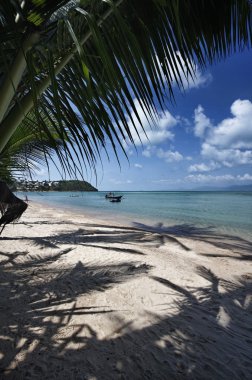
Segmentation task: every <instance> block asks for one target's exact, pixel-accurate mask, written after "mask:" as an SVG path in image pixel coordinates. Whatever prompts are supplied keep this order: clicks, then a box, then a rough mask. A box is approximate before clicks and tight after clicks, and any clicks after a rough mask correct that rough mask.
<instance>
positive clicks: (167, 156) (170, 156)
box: [157, 149, 183, 162]
mask: <svg viewBox="0 0 252 380" xmlns="http://www.w3.org/2000/svg"><path fill="white" fill-rule="evenodd" d="M157 157H159V158H163V159H164V160H165V161H166V162H174V161H176V162H178V161H181V160H183V156H182V154H181V153H179V152H177V151H172V150H163V149H158V150H157Z"/></svg>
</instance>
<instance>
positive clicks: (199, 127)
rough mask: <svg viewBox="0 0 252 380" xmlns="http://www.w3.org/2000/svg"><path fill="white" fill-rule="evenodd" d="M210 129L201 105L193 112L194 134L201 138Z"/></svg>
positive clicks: (210, 125)
mask: <svg viewBox="0 0 252 380" xmlns="http://www.w3.org/2000/svg"><path fill="white" fill-rule="evenodd" d="M209 128H212V124H211V122H210V120H209V119H208V117H206V115H205V114H204V108H203V107H202V106H201V105H198V107H197V108H196V109H195V110H194V134H195V136H197V137H200V138H203V137H204V136H205V133H206V130H208V129H209Z"/></svg>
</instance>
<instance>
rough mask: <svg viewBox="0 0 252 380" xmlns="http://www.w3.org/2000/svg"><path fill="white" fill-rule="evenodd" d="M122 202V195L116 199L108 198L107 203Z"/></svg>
mask: <svg viewBox="0 0 252 380" xmlns="http://www.w3.org/2000/svg"><path fill="white" fill-rule="evenodd" d="M121 200H122V195H119V196H118V197H110V198H109V201H110V202H121Z"/></svg>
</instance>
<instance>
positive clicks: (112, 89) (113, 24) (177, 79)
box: [0, 0, 252, 171]
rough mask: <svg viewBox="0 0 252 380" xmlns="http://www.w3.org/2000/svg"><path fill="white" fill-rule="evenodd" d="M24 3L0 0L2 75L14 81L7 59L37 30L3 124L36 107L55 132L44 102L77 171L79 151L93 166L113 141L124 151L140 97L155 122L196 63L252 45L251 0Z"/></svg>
mask: <svg viewBox="0 0 252 380" xmlns="http://www.w3.org/2000/svg"><path fill="white" fill-rule="evenodd" d="M42 3H43V6H42ZM26 4H27V6H26V7H25V8H24V9H22V10H20V9H19V8H18V7H19V2H18V1H16V0H13V1H12V2H11V5H10V4H7V1H4V2H3V3H2V4H1V6H0V18H1V25H0V32H2V33H1V35H2V37H1V38H2V45H3V49H2V55H1V56H0V72H1V77H0V78H1V82H2V83H4V80H5V82H6V81H7V82H8V79H6V78H8V74H9V73H10V70H9V71H8V67H10V66H11V63H12V62H13V60H14V59H15V56H16V54H17V51H18V46H19V45H20V44H21V42H22V41H23V39H24V38H26V36H27V35H28V36H29V35H31V34H32V33H33V34H34V33H38V34H39V40H38V41H37V42H36V43H34V44H33V45H32V46H30V47H29V49H28V50H27V51H25V58H26V61H27V65H26V69H25V70H24V71H23V74H22V76H20V78H19V79H18V80H16V82H18V85H17V84H16V82H15V83H14V84H13V83H12V86H14V87H15V92H14V96H13V97H12V99H11V101H10V102H9V104H8V108H7V109H6V111H5V112H4V115H3V119H2V122H1V124H0V135H1V139H0V145H1V146H2V147H3V146H4V145H5V144H6V142H7V140H8V139H9V137H10V136H11V134H12V133H13V131H14V130H15V128H17V126H18V125H19V124H20V123H21V122H22V120H23V119H24V117H25V115H26V113H27V112H30V111H31V110H32V109H33V108H34V114H35V116H36V119H37V123H38V124H39V126H40V130H41V131H44V133H46V134H47V135H48V134H49V135H50V133H49V132H48V125H47V124H46V122H45V121H44V120H43V118H41V116H40V115H41V110H42V113H43V114H44V115H46V116H47V118H49V117H51V124H52V125H53V127H54V129H55V130H56V131H57V135H58V136H59V137H60V138H61V139H62V140H63V147H64V152H65V157H67V158H68V159H67V160H65V162H64V163H63V160H62V161H61V163H62V164H63V165H65V168H68V169H67V170H69V171H71V169H70V168H69V164H70V163H71V162H73V161H74V160H75V158H76V156H77V157H79V164H80V165H83V162H84V165H85V164H87V165H89V166H91V167H94V166H95V163H96V159H97V157H99V154H100V149H101V147H103V148H104V147H106V144H107V142H108V141H110V143H111V144H112V147H113V148H114V151H115V154H116V155H117V147H118V146H119V147H121V148H122V149H123V141H124V140H125V139H129V140H130V141H131V142H132V143H134V139H133V135H132V131H131V129H129V127H128V120H129V119H130V118H131V122H132V124H133V127H135V129H136V130H137V125H136V124H135V123H134V119H135V118H132V116H131V115H132V111H133V113H134V114H135V116H136V119H137V120H138V122H140V125H141V120H140V118H139V116H138V114H137V109H136V107H135V105H134V104H135V103H134V100H135V99H137V100H138V102H139V104H140V106H141V107H142V109H143V110H144V112H145V113H146V116H147V117H148V118H149V120H150V122H151V123H153V122H155V120H156V117H157V109H158V106H161V107H164V106H166V104H165V102H166V99H167V96H165V95H168V97H169V99H170V100H173V98H174V85H175V84H176V86H178V87H179V88H181V89H182V90H183V85H184V78H185V77H186V78H188V80H189V79H190V78H193V76H194V74H195V68H196V66H195V64H197V65H199V66H200V67H205V66H206V65H207V64H208V63H213V62H214V61H216V60H219V59H223V58H225V57H226V56H227V55H228V54H230V53H231V52H233V51H236V50H238V49H239V50H241V49H243V48H245V47H251V35H252V26H251V8H250V3H249V1H247V0H218V1H217V0H212V1H209V0H190V1H189V0H173V1H170V0H169V1H168V0H159V1H154V0H148V1H146V0H138V1H130V0H119V1H110V0H107V1H101V0H93V1H83V2H81V4H80V5H79V4H77V2H75V1H71V2H70V1H56V2H50V1H49V0H47V1H46V0H45V1H43V2H36V1H35V2H34V1H27V2H26ZM17 14H18V15H20V17H19V20H18V29H17V28H16V29H15V28H14V25H15V19H16V17H17ZM178 52H179V55H178V54H177V53H178ZM0 85H1V83H0ZM3 96H4V95H3ZM0 100H1V99H0ZM73 106H74V107H75V108H74V111H73ZM50 115H52V116H50ZM137 132H138V131H137ZM66 135H67V136H68V138H69V141H68V143H66V142H64V141H65V140H64V139H65V137H66ZM56 150H57V149H56ZM72 152H74V153H72Z"/></svg>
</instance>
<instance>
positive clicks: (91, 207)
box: [17, 191, 252, 242]
mask: <svg viewBox="0 0 252 380" xmlns="http://www.w3.org/2000/svg"><path fill="white" fill-rule="evenodd" d="M17 195H18V196H19V197H20V198H23V199H24V198H25V196H26V195H27V196H28V199H29V200H31V201H36V202H39V203H42V204H43V203H44V204H45V205H48V206H53V207H57V208H60V209H61V210H67V211H71V212H74V213H76V214H80V215H84V216H86V217H89V216H90V217H96V218H98V219H100V220H106V221H109V222H111V223H113V222H117V223H121V224H124V225H128V226H135V227H139V228H146V229H149V230H156V231H157V232H160V231H165V232H173V233H180V234H182V235H187V234H190V235H193V234H195V236H196V235H201V236H202V235H204V234H205V235H209V236H211V234H221V235H226V236H232V237H234V236H236V237H239V238H241V239H245V240H247V241H251V242H252V192H248V191H247V192H222V191H219V192H217V191H216V192H214V191H211V192H207V191H204V192H203V191H202V192H200V191H130V192H128V191H127V192H126V191H122V192H115V195H123V197H122V201H121V202H118V203H113V202H110V201H109V200H108V199H106V198H105V195H106V192H102V191H98V192H72V193H71V192H28V193H18V194H17Z"/></svg>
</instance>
